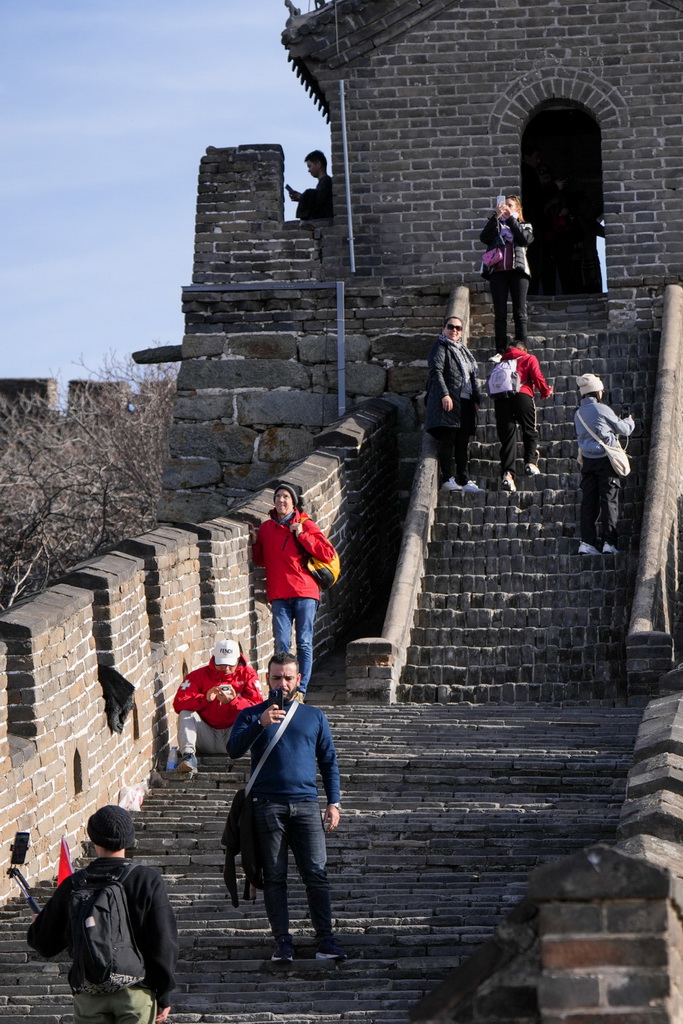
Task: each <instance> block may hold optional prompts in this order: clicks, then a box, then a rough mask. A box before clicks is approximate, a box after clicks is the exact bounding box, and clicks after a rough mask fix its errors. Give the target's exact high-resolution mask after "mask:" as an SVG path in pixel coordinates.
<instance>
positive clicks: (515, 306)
mask: <svg viewBox="0 0 683 1024" xmlns="http://www.w3.org/2000/svg"><path fill="white" fill-rule="evenodd" d="M479 239H480V241H482V242H483V243H484V245H485V246H486V255H488V254H489V253H495V252H500V254H501V259H500V260H499V261H498V262H497V263H492V264H491V265H490V266H484V269H483V276H484V277H485V278H486V279H487V280H488V282H489V284H490V286H491V298H492V299H493V324H494V331H495V336H496V350H497V352H498V353H500V354H501V355H502V353H503V352H505V351H506V349H507V347H508V338H507V333H508V330H507V321H508V295H509V296H510V299H511V300H512V319H513V320H514V324H515V341H524V342H526V340H527V329H526V325H527V309H526V297H527V292H528V291H529V279H530V277H531V271H530V270H529V261H528V259H527V255H526V251H527V249H528V247H529V246H530V245H531V243H532V242H533V240H534V232H533V228H532V227H531V224H527V223H526V221H525V220H524V214H523V212H522V204H521V202H520V200H519V196H507V198H506V199H505V200H504V201H503V202H500V203H498V204H497V206H496V208H495V210H494V212H493V216H492V217H490V218H489V220H488V221H487V222H486V225H485V227H484V230H483V231H482V233H481V235H480V236H479Z"/></svg>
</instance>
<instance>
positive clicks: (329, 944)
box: [315, 935, 346, 960]
mask: <svg viewBox="0 0 683 1024" xmlns="http://www.w3.org/2000/svg"><path fill="white" fill-rule="evenodd" d="M315 958H316V960H346V953H345V952H344V950H343V949H342V948H341V946H340V945H339V943H338V942H337V940H336V939H335V937H334V935H328V936H327V937H326V938H324V939H321V940H320V942H319V943H318V952H317V953H316V954H315Z"/></svg>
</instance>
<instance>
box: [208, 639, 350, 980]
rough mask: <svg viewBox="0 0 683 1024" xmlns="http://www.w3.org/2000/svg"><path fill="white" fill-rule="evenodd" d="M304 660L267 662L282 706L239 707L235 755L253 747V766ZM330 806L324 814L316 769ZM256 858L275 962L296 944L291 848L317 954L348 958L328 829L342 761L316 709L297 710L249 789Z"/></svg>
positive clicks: (232, 745)
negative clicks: (290, 899) (336, 924)
mask: <svg viewBox="0 0 683 1024" xmlns="http://www.w3.org/2000/svg"><path fill="white" fill-rule="evenodd" d="M299 679H300V676H299V666H298V664H297V660H296V658H295V657H293V655H291V654H275V655H273V657H272V658H271V659H270V662H269V663H268V684H269V687H270V690H271V696H272V695H273V694H274V693H281V694H282V701H283V708H282V709H281V708H280V707H278V705H277V704H274V703H271V701H270V700H267V701H265V702H264V703H263V704H258V705H257V706H256V707H254V708H247V709H246V710H245V711H242V712H240V715H239V718H238V719H237V721H236V722H235V725H234V727H233V730H232V733H231V734H230V739H229V740H228V753H229V754H230V757H235V758H237V757H242V755H243V754H246V752H247V751H251V769H252V772H253V770H254V768H255V767H256V765H257V764H258V762H259V761H260V759H261V757H262V755H263V753H264V751H265V749H266V747H267V746H268V744H269V742H270V740H271V739H272V738H273V735H274V734H275V733H276V732H277V729H278V726H279V724H280V722H281V721H282V720H283V719H284V718H285V715H286V714H287V712H288V710H291V703H292V701H293V699H294V696H295V694H296V690H297V685H298V682H299ZM318 770H319V771H320V775H321V777H322V781H323V787H324V789H325V796H326V798H327V806H326V808H325V813H324V815H323V817H322V819H321V815H320V806H319V804H318V784H317V772H318ZM251 795H252V798H253V824H254V831H255V836H256V849H257V856H258V861H259V863H260V865H261V868H262V870H263V882H264V887H263V900H264V903H265V907H266V914H267V915H268V921H269V922H270V927H271V929H272V932H273V936H274V938H275V950H274V952H273V955H272V957H271V960H273V961H276V962H281V963H289V962H291V961H292V960H293V959H294V946H293V942H292V936H291V935H290V932H289V908H288V905H287V861H288V849H290V850H291V851H292V853H293V855H294V859H295V860H296V865H297V868H298V869H299V873H300V875H301V878H302V881H303V883H304V885H305V886H306V896H307V899H308V908H309V911H310V914H311V921H312V923H313V928H314V930H315V937H316V941H317V944H318V951H317V953H316V959H319V960H345V959H346V953H345V952H344V950H343V949H342V947H341V946H340V945H339V943H338V942H337V940H336V938H335V937H334V934H333V931H332V906H331V900H330V884H329V881H328V878H327V869H326V866H325V865H326V862H327V851H326V848H325V832H331V831H332V830H333V829H335V828H336V827H337V825H338V824H339V817H340V811H341V804H340V802H339V799H340V792H339V766H338V764H337V753H336V751H335V749H334V741H333V739H332V733H331V732H330V725H329V722H328V721H327V718H326V717H325V715H324V714H323V712H322V711H321V710H320V709H319V708H314V707H312V706H311V705H309V704H303V705H301V707H298V708H296V713H295V714H294V715H293V717H292V719H291V722H288V723H287V727H286V731H285V732H284V733H283V734H282V737H281V739H280V740H279V742H278V743H277V744H276V745H275V746H274V747H273V748H272V750H271V752H270V754H269V755H268V758H267V759H266V761H265V762H264V764H263V768H262V770H261V771H260V772H259V774H258V776H257V778H256V781H255V783H254V785H253V788H252V790H251Z"/></svg>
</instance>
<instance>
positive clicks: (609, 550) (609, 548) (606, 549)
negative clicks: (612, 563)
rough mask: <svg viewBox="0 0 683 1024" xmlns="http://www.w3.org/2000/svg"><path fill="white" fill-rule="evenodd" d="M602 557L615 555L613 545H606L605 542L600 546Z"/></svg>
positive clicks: (615, 550)
mask: <svg viewBox="0 0 683 1024" xmlns="http://www.w3.org/2000/svg"><path fill="white" fill-rule="evenodd" d="M602 553H603V555H616V553H617V549H616V548H615V546H614V544H608V543H607V541H605V543H604V544H603V545H602Z"/></svg>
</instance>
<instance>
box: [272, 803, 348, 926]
mask: <svg viewBox="0 0 683 1024" xmlns="http://www.w3.org/2000/svg"><path fill="white" fill-rule="evenodd" d="M254 829H255V832H256V842H257V845H258V855H259V860H260V863H261V866H262V868H263V877H264V883H265V884H264V888H263V902H264V903H265V907H266V914H267V915H268V921H269V922H270V927H271V928H272V931H273V935H274V936H275V938H276V939H280V938H282V937H283V936H284V935H289V908H288V906H287V860H288V849H290V850H291V851H292V853H293V854H294V860H295V861H296V866H297V868H298V869H299V874H300V875H301V880H302V881H303V883H304V885H305V886H306V896H307V897H308V909H309V911H310V914H311V921H312V923H313V928H314V930H315V935H316V938H317V939H318V941H320V939H322V938H325V937H326V936H329V935H331V934H332V906H331V902H330V883H329V882H328V880H327V871H326V869H325V864H326V863H327V849H326V847H325V832H324V831H323V825H322V818H321V816H320V807H319V805H318V802H317V801H310V800H307V801H298V802H296V803H290V804H278V803H274V802H273V801H271V800H263V799H261V798H260V797H255V798H254Z"/></svg>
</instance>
